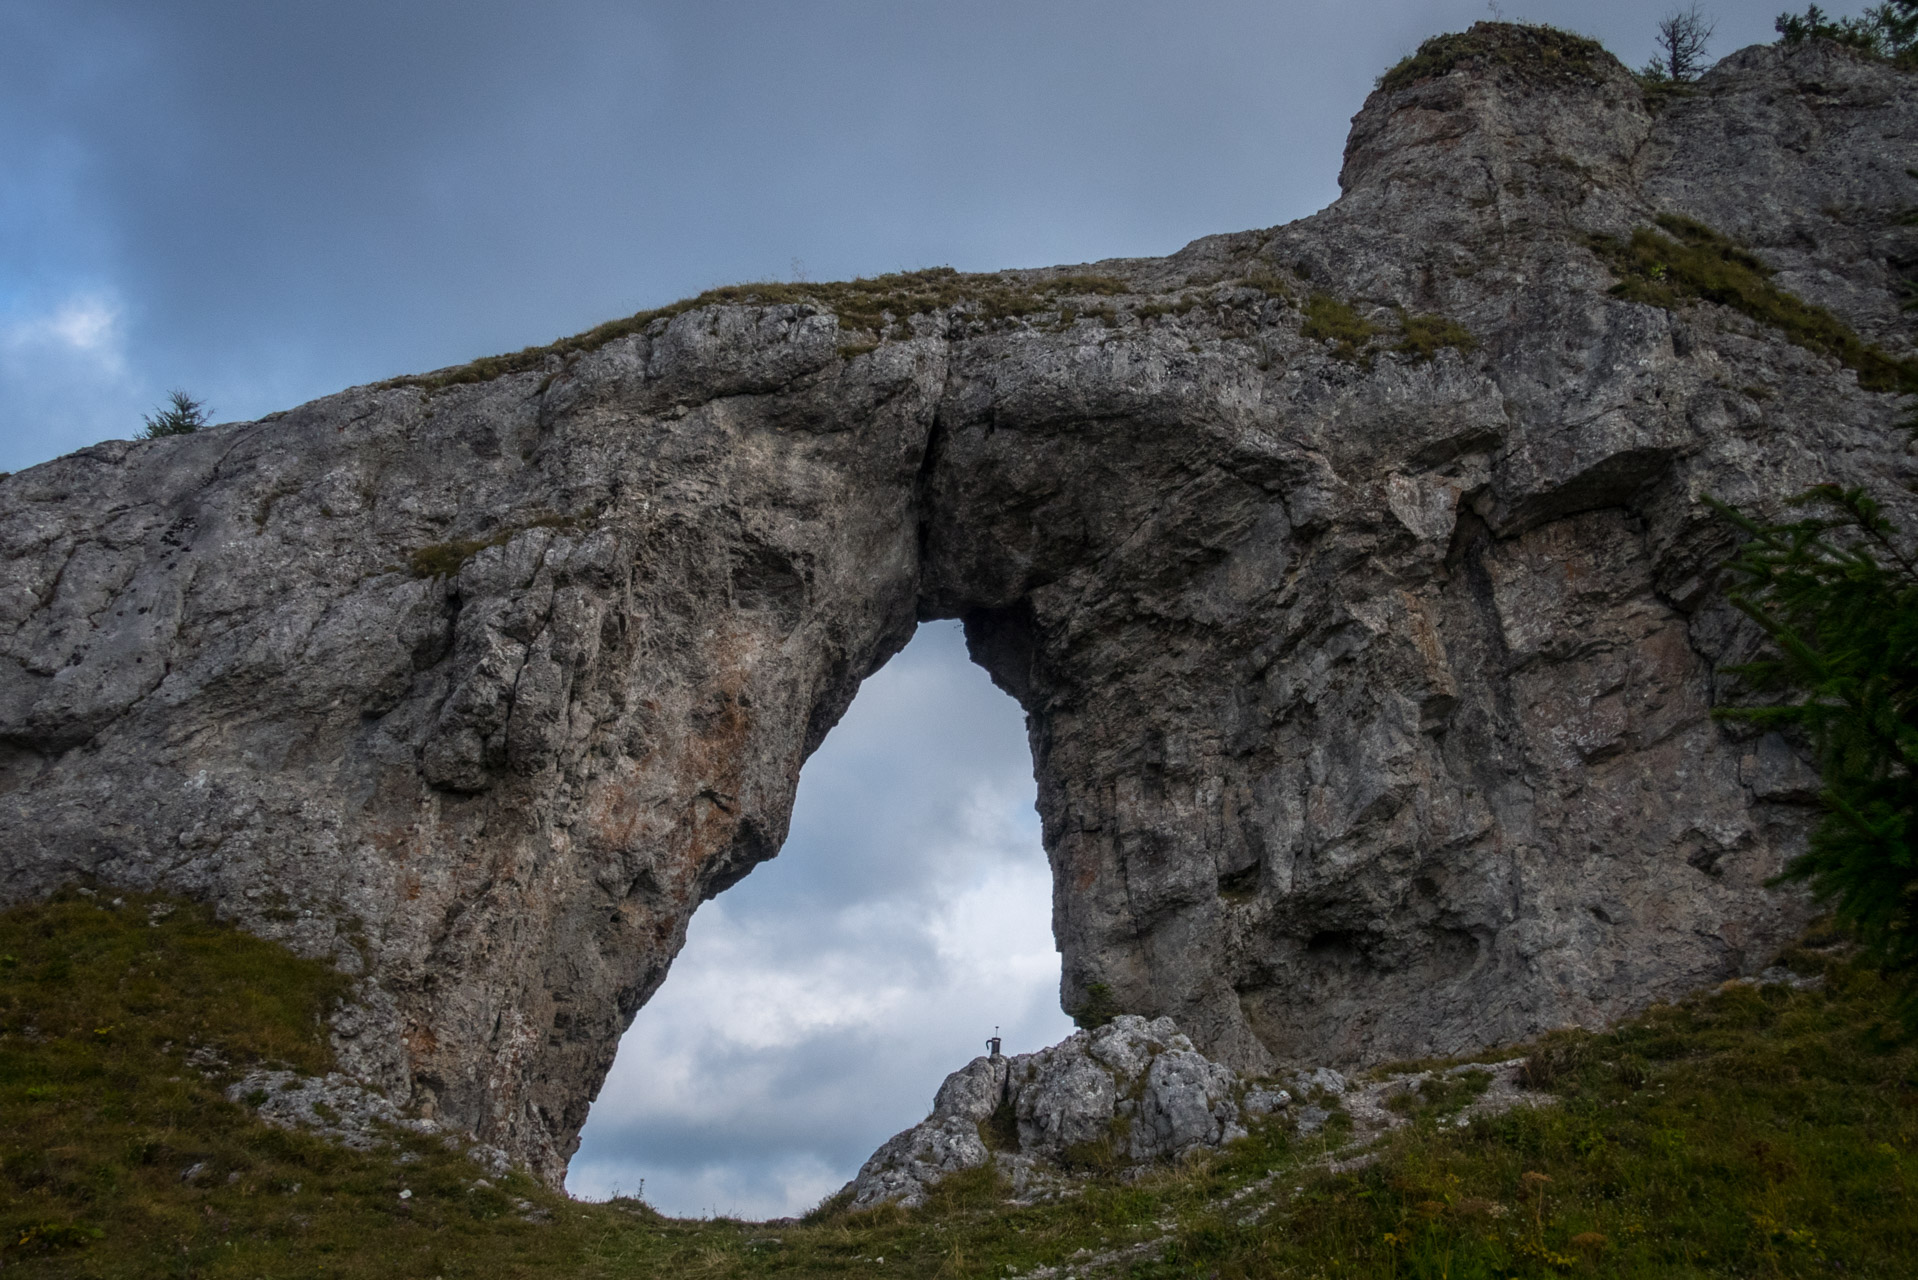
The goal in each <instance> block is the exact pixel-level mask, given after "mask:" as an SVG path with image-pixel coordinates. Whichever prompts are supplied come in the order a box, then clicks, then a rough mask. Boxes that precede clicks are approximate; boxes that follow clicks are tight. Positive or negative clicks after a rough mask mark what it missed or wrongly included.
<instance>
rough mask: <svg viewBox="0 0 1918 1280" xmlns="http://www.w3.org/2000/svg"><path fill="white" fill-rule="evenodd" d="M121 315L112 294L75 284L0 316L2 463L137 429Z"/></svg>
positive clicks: (138, 400) (135, 391) (136, 398)
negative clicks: (52, 298) (44, 301)
mask: <svg viewBox="0 0 1918 1280" xmlns="http://www.w3.org/2000/svg"><path fill="white" fill-rule="evenodd" d="M123 317H124V308H123V307H122V306H121V305H120V303H119V301H118V300H117V299H116V298H115V297H114V296H113V295H111V294H109V293H105V292H99V291H81V292H75V293H73V294H70V295H68V296H67V297H64V298H62V299H60V300H58V301H56V302H54V303H52V304H50V305H45V306H41V307H36V308H30V309H19V310H17V311H16V314H15V315H14V316H13V317H12V318H10V319H6V320H0V423H4V424H5V429H4V433H0V468H5V467H20V466H25V465H28V464H31V463H34V462H38V461H41V460H42V459H44V458H47V457H50V456H52V455H54V454H58V453H64V452H66V451H67V450H70V449H76V448H79V447H80V446H82V445H87V444H92V443H94V442H95V441H97V440H102V439H110V438H114V437H118V438H121V439H125V438H127V437H129V436H132V435H135V434H137V432H138V431H139V428H140V406H141V404H142V397H141V396H140V394H139V388H138V386H137V385H136V384H135V380H134V379H133V378H132V377H131V376H130V375H129V373H128V369H127V348H126V331H125V326H124V324H123Z"/></svg>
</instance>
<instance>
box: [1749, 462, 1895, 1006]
mask: <svg viewBox="0 0 1918 1280" xmlns="http://www.w3.org/2000/svg"><path fill="white" fill-rule="evenodd" d="M1793 503H1794V505H1797V506H1800V507H1809V508H1817V509H1819V510H1820V512H1821V514H1820V515H1817V516H1812V517H1808V518H1806V519H1803V520H1798V521H1794V522H1790V523H1785V524H1770V525H1761V524H1759V523H1757V522H1756V521H1753V520H1751V519H1749V518H1748V517H1746V516H1744V515H1743V514H1741V513H1739V512H1738V511H1735V510H1733V509H1732V508H1730V507H1727V506H1724V505H1722V504H1714V505H1715V506H1717V508H1718V510H1719V512H1720V513H1721V514H1723V515H1724V516H1725V517H1726V518H1727V519H1729V520H1731V521H1732V522H1733V523H1734V524H1736V525H1737V526H1738V527H1739V528H1740V529H1742V530H1743V531H1744V532H1745V534H1746V535H1747V539H1748V540H1747V541H1746V542H1745V544H1744V545H1743V546H1742V547H1741V548H1740V549H1739V552H1738V555H1737V557H1736V558H1735V559H1733V560H1732V561H1731V562H1730V563H1729V564H1728V566H1727V567H1728V568H1729V569H1730V570H1731V571H1732V573H1733V574H1734V575H1735V576H1736V578H1737V581H1736V583H1735V585H1734V586H1733V588H1732V590H1731V591H1730V593H1729V599H1730V600H1731V602H1732V603H1733V604H1734V605H1736V606H1737V607H1738V608H1739V609H1741V610H1743V611H1744V612H1745V613H1746V614H1747V615H1748V616H1750V617H1751V618H1752V619H1753V620H1754V621H1756V622H1757V623H1758V625H1759V626H1760V627H1762V628H1764V630H1765V634H1766V636H1767V637H1769V639H1770V641H1771V650H1772V651H1771V652H1770V653H1769V654H1767V655H1765V656H1763V657H1761V658H1760V659H1758V660H1757V661H1754V662H1748V663H1745V664H1743V665H1742V666H1738V667H1733V668H1731V670H1732V672H1733V673H1734V674H1736V675H1738V676H1740V677H1741V678H1742V679H1743V680H1744V681H1745V683H1746V685H1747V687H1748V689H1749V690H1750V691H1751V692H1752V693H1753V694H1756V695H1760V696H1762V697H1764V698H1765V699H1766V700H1765V701H1763V702H1750V703H1747V704H1745V705H1741V706H1727V707H1720V708H1718V710H1717V711H1716V712H1715V713H1714V714H1716V715H1718V716H1719V717H1721V718H1723V719H1727V720H1738V721H1743V722H1744V723H1747V724H1752V725H1756V726H1759V727H1762V728H1779V729H1795V730H1799V731H1801V732H1803V733H1804V734H1805V735H1806V736H1807V737H1809V739H1810V740H1811V744H1812V747H1813V750H1814V752H1815V754H1816V757H1817V761H1818V767H1819V772H1820V774H1821V776H1822V778H1823V781H1824V793H1823V796H1822V799H1823V801H1824V806H1825V816H1824V818H1823V819H1822V820H1821V821H1820V822H1819V824H1818V826H1817V828H1816V829H1815V830H1814V831H1813V833H1812V836H1811V841H1810V843H1809V845H1808V847H1807V848H1806V850H1805V852H1804V853H1803V854H1800V855H1799V856H1798V857H1797V858H1795V859H1793V860H1792V862H1791V863H1790V864H1789V865H1788V866H1787V867H1786V869H1785V872H1784V874H1783V875H1781V876H1780V877H1779V880H1780V881H1805V882H1809V883H1810V885H1811V888H1812V892H1813V894H1814V895H1815V897H1816V898H1817V899H1818V901H1820V902H1823V903H1829V904H1831V905H1832V907H1833V908H1834V910H1835V911H1836V914H1837V917H1838V919H1839V921H1840V923H1841V924H1843V925H1845V926H1846V927H1848V928H1849V929H1850V930H1851V932H1852V933H1853V934H1854V935H1855V936H1856V937H1857V939H1858V941H1859V943H1860V944H1861V945H1862V946H1863V948H1864V950H1865V953H1866V955H1867V956H1868V957H1869V958H1870V959H1871V960H1872V961H1873V962H1875V963H1876V964H1878V965H1879V966H1880V967H1881V968H1883V969H1884V970H1885V972H1887V973H1888V974H1892V975H1895V976H1896V977H1897V979H1898V981H1899V982H1900V984H1901V987H1902V992H1901V997H1900V1008H1901V1012H1902V1014H1903V1016H1904V1018H1905V1021H1906V1024H1907V1026H1908V1027H1910V1028H1912V1029H1914V1030H1918V560H1915V559H1914V556H1913V553H1912V551H1911V549H1910V548H1909V546H1908V545H1907V542H1908V540H1907V539H1905V538H1903V537H1902V536H1900V535H1899V533H1898V532H1897V531H1896V530H1895V529H1894V528H1893V527H1892V525H1891V522H1890V521H1889V520H1887V519H1886V518H1885V517H1884V515H1883V513H1882V512H1881V510H1880V509H1879V507H1878V504H1877V503H1875V502H1873V501H1872V500H1871V499H1870V498H1868V497H1866V496H1865V494H1864V493H1863V492H1862V491H1861V490H1858V489H1841V488H1839V487H1837V486H1835V485H1820V486H1818V487H1816V488H1814V489H1811V490H1809V491H1808V492H1806V493H1804V494H1801V495H1799V496H1798V497H1797V498H1795V499H1793ZM1772 699H1778V700H1777V701H1772Z"/></svg>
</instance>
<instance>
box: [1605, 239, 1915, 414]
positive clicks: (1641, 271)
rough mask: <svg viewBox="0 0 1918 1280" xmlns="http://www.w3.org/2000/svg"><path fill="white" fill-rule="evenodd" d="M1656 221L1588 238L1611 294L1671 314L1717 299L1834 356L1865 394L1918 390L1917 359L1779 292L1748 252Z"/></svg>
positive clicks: (1731, 242) (1810, 348)
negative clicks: (1625, 232)
mask: <svg viewBox="0 0 1918 1280" xmlns="http://www.w3.org/2000/svg"><path fill="white" fill-rule="evenodd" d="M1657 221H1658V227H1659V231H1654V230H1652V229H1651V228H1649V227H1640V228H1638V229H1636V230H1634V231H1633V232H1632V233H1631V235H1630V236H1629V237H1628V238H1626V239H1624V240H1616V239H1612V238H1609V237H1605V236H1594V237H1593V238H1592V240H1591V241H1590V244H1591V247H1592V249H1593V250H1594V251H1596V252H1597V253H1598V255H1599V256H1600V257H1601V258H1603V259H1604V260H1605V262H1606V265H1608V266H1609V267H1611V269H1612V271H1613V272H1614V273H1615V274H1616V275H1617V276H1618V277H1619V281H1618V283H1617V284H1615V285H1613V286H1612V290H1611V291H1612V293H1613V295H1614V296H1616V297H1620V298H1627V299H1629V300H1631V301H1633V302H1644V303H1649V304H1651V305H1652V306H1655V307H1665V308H1667V309H1675V308H1677V307H1679V306H1681V305H1683V304H1685V303H1687V302H1695V301H1702V302H1715V303H1717V304H1719V305H1720V306H1726V307H1730V308H1732V309H1733V310H1734V311H1738V312H1740V313H1742V314H1744V315H1746V316H1749V317H1750V318H1752V319H1753V320H1756V321H1758V322H1759V323H1761V324H1765V325H1769V326H1771V327H1772V328H1775V329H1777V330H1778V331H1779V332H1780V333H1782V334H1784V335H1785V337H1786V338H1788V339H1790V340H1791V341H1792V342H1794V343H1796V344H1797V345H1798V346H1801V347H1804V348H1805V349H1806V350H1808V351H1816V352H1818V353H1819V354H1820V355H1827V356H1830V357H1832V358H1833V359H1835V360H1837V361H1838V362H1839V363H1840V364H1842V365H1844V366H1845V367H1846V368H1848V369H1851V370H1853V371H1855V372H1856V373H1857V375H1858V385H1859V386H1861V387H1864V388H1865V389H1866V390H1867V391H1894V392H1912V391H1918V360H1913V359H1909V358H1906V359H1899V358H1897V357H1894V356H1892V355H1890V354H1888V353H1887V352H1886V351H1885V350H1884V349H1883V348H1881V347H1878V346H1875V345H1873V344H1871V343H1868V342H1866V341H1865V340H1864V339H1863V338H1861V337H1859V336H1858V334H1857V333H1856V332H1855V331H1854V330H1853V329H1852V328H1851V327H1850V326H1849V325H1847V324H1846V323H1845V322H1844V321H1842V320H1840V319H1839V318H1838V317H1837V316H1835V315H1833V314H1832V313H1831V312H1829V311H1827V310H1825V309H1824V308H1823V307H1819V306H1814V305H1813V304H1811V303H1809V302H1806V301H1804V300H1803V299H1801V298H1797V297H1794V296H1793V295H1792V294H1789V293H1787V292H1785V291H1784V290H1783V289H1780V288H1779V287H1778V286H1776V285H1774V284H1773V283H1772V282H1771V277H1772V269H1771V268H1770V267H1768V266H1766V265H1765V264H1764V263H1763V262H1762V261H1760V260H1759V258H1758V257H1757V255H1755V254H1753V253H1752V252H1751V251H1750V250H1748V249H1746V248H1744V247H1743V246H1741V245H1739V244H1738V243H1737V242H1736V241H1734V240H1732V239H1731V238H1730V237H1728V236H1725V235H1723V234H1721V233H1719V232H1717V231H1714V230H1713V229H1712V228H1710V227H1708V226H1705V225H1704V224H1703V223H1700V222H1695V221H1693V220H1692V219H1690V218H1682V217H1678V216H1677V215H1674V214H1663V215H1660V217H1659V218H1658V220H1657ZM1661 231H1662V232H1664V233H1665V234H1660V232H1661Z"/></svg>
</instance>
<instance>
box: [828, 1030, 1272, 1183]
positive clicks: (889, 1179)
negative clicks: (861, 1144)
mask: <svg viewBox="0 0 1918 1280" xmlns="http://www.w3.org/2000/svg"><path fill="white" fill-rule="evenodd" d="M1244 1092H1245V1089H1244V1085H1243V1082H1241V1081H1240V1080H1239V1079H1238V1077H1237V1076H1236V1075H1235V1074H1234V1073H1233V1071H1232V1069H1231V1068H1230V1067H1227V1066H1225V1065H1223V1064H1222V1063H1217V1062H1213V1061H1211V1060H1210V1059H1208V1058H1206V1057H1205V1056H1204V1055H1202V1054H1200V1053H1199V1052H1197V1051H1196V1050H1195V1049H1194V1048H1193V1047H1192V1041H1191V1040H1189V1039H1187V1038H1186V1037H1185V1036H1184V1035H1182V1034H1180V1033H1179V1029H1178V1028H1177V1027H1176V1026H1175V1025H1174V1024H1173V1022H1172V1020H1171V1019H1170V1018H1158V1019H1154V1020H1152V1021H1147V1020H1146V1019H1144V1018H1141V1017H1138V1016H1136V1015H1132V1014H1123V1015H1121V1016H1119V1017H1117V1018H1115V1019H1113V1020H1112V1021H1111V1022H1110V1023H1107V1024H1106V1025H1105V1026H1103V1027H1100V1028H1099V1029H1098V1030H1096V1031H1090V1032H1088V1031H1079V1032H1075V1033H1074V1034H1073V1035H1071V1036H1069V1037H1068V1038H1066V1039H1065V1040H1063V1041H1061V1042H1060V1043H1058V1044H1056V1045H1053V1046H1052V1047H1051V1048H1049V1049H1041V1050H1040V1051H1039V1052H1037V1053H1022V1054H1019V1055H1017V1056H1016V1057H1011V1058H1004V1057H980V1058H974V1059H973V1060H972V1061H971V1062H969V1063H967V1064H966V1065H965V1066H964V1067H962V1068H960V1069H959V1070H958V1071H955V1072H953V1073H952V1074H951V1075H949V1076H947V1077H946V1080H945V1083H944V1084H942V1085H941V1086H940V1087H939V1093H938V1096H937V1097H936V1098H935V1099H934V1100H933V1106H932V1114H931V1115H930V1116H928V1117H927V1118H926V1119H924V1120H922V1121H921V1122H920V1123H918V1124H916V1125H914V1126H913V1127H912V1128H910V1129H907V1130H906V1131H905V1132H903V1133H900V1134H897V1135H895V1136H894V1137H893V1138H891V1139H890V1140H889V1141H887V1142H886V1144H885V1145H884V1146H882V1147H880V1148H879V1150H878V1151H875V1152H874V1153H873V1154H872V1157H871V1158H870V1159H868V1160H867V1161H866V1163H865V1165H864V1166H862V1167H861V1168H860V1170H859V1174H858V1176H857V1177H856V1178H854V1179H853V1180H852V1181H851V1182H850V1183H848V1184H847V1185H846V1188H845V1190H844V1192H843V1193H842V1194H844V1195H846V1196H847V1198H848V1203H849V1204H850V1205H851V1206H852V1207H854V1208H858V1209H869V1208H872V1207H873V1206H875V1205H880V1204H887V1203H896V1204H900V1205H904V1206H906V1207H907V1208H911V1207H913V1206H915V1205H919V1204H922V1203H924V1202H925V1199H926V1194H927V1192H929V1191H930V1190H931V1189H932V1187H933V1186H935V1185H936V1184H937V1183H938V1182H939V1181H940V1180H941V1179H943V1178H945V1177H947V1176H948V1175H950V1174H953V1173H957V1172H959V1171H960V1170H964V1169H977V1168H979V1167H980V1166H982V1165H984V1164H985V1163H986V1162H987V1161H988V1160H995V1159H996V1160H997V1161H998V1162H999V1163H1000V1165H1001V1166H1002V1168H1003V1170H1004V1171H1005V1172H1006V1173H1007V1174H1008V1175H1010V1177H1011V1179H1012V1183H1013V1189H1014V1192H1015V1194H1023V1193H1029V1192H1031V1191H1034V1190H1037V1189H1041V1188H1043V1187H1045V1186H1046V1185H1048V1184H1049V1183H1053V1182H1056V1181H1057V1180H1058V1178H1059V1177H1060V1175H1061V1174H1062V1173H1064V1172H1066V1171H1067V1170H1069V1169H1070V1168H1071V1166H1072V1164H1073V1163H1074V1162H1075V1158H1079V1157H1083V1156H1084V1154H1085V1153H1086V1151H1087V1149H1088V1148H1089V1147H1093V1146H1097V1147H1098V1148H1099V1153H1098V1155H1099V1159H1100V1161H1101V1162H1102V1163H1106V1162H1111V1163H1117V1164H1120V1165H1134V1166H1137V1165H1146V1164H1150V1163H1152V1162H1154V1161H1161V1160H1169V1159H1175V1158H1177V1157H1179V1156H1182V1155H1185V1154H1186V1153H1188V1152H1191V1151H1196V1150H1200V1149H1203V1148H1216V1147H1220V1146H1223V1145H1224V1144H1225V1143H1227V1142H1230V1141H1232V1140H1233V1139H1234V1138H1240V1137H1243V1136H1245V1133H1246V1130H1245V1127H1244V1126H1243V1125H1242V1124H1240V1118H1241V1113H1240V1103H1239V1095H1240V1094H1241V1093H1244ZM1287 1102H1289V1098H1287V1097H1286V1095H1285V1093H1284V1091H1283V1090H1280V1091H1276V1092H1275V1091H1272V1090H1262V1091H1260V1099H1259V1105H1260V1107H1261V1110H1260V1112H1259V1114H1269V1113H1270V1112H1272V1111H1273V1110H1277V1109H1279V1108H1282V1107H1283V1106H1284V1105H1286V1103H1287ZM1001 1108H1004V1111H1003V1112H1001V1111H1000V1109H1001ZM995 1113H998V1114H1003V1115H1007V1116H1010V1117H1012V1118H1013V1121H1014V1123H1013V1124H1012V1125H1007V1126H1004V1128H1003V1131H1001V1133H1000V1138H999V1142H998V1145H999V1148H1000V1149H999V1150H997V1151H994V1150H993V1147H992V1145H990V1144H989V1143H988V1141H987V1135H988V1133H989V1132H992V1131H993V1129H992V1126H993V1125H994V1123H995Z"/></svg>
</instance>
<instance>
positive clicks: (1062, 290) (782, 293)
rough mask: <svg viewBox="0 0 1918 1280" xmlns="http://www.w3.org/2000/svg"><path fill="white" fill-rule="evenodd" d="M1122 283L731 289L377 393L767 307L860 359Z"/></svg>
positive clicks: (935, 278) (942, 278) (930, 277)
mask: <svg viewBox="0 0 1918 1280" xmlns="http://www.w3.org/2000/svg"><path fill="white" fill-rule="evenodd" d="M1130 288H1131V286H1130V285H1128V284H1127V283H1126V282H1125V281H1123V280H1118V279H1114V278H1113V277H1110V276H1090V275H1085V276H1051V277H1046V278H1041V279H1025V278H1022V277H1018V276H1010V275H982V274H966V273H961V272H958V271H955V270H953V269H952V268H951V267H930V268H927V269H926V270H924V271H899V272H891V273H888V274H886V275H881V276H874V277H871V278H869V279H858V280H845V281H837V282H832V283H826V284H812V283H808V282H796V283H792V284H786V283H781V282H776V281H775V282H767V283H761V284H732V285H726V286H724V287H722V288H718V289H708V290H707V291H706V292H704V293H702V294H700V295H698V296H697V297H692V298H684V299H681V300H680V301H678V302H674V303H671V304H669V305H667V306H664V307H656V308H654V309H653V310H650V311H641V312H638V313H636V314H634V315H630V316H626V317H624V318H623V319H619V320H608V321H607V322H606V323H605V324H601V325H596V326H594V327H593V328H591V329H588V330H586V331H585V332H584V333H576V334H574V335H572V336H571V337H567V338H560V339H558V340H556V341H553V342H549V343H547V344H546V345H545V346H540V347H527V348H525V349H523V350H520V351H514V352H510V353H508V354H505V355H497V356H485V357H483V358H481V359H478V360H473V361H469V362H468V363H466V364H463V365H458V366H456V367H454V368H450V369H442V370H440V371H439V372H437V373H428V374H410V375H407V376H405V377H400V378H392V379H389V380H388V381H386V382H384V383H381V384H380V385H381V386H383V387H420V388H423V389H425V390H428V391H437V390H440V389H442V388H445V387H450V386H456V385H459V384H462V383H470V382H490V381H492V380H493V379H494V378H501V377H505V376H506V375H508V374H513V373H524V372H527V371H529V370H533V369H538V368H540V367H541V366H542V365H544V364H545V362H546V360H547V358H548V357H549V356H571V355H578V354H582V353H584V352H588V351H597V350H598V349H599V348H600V347H603V346H605V345H606V344H607V343H609V342H612V341H615V340H616V339H619V338H624V337H627V336H629V335H631V334H635V333H643V332H645V331H646V330H647V329H648V328H649V327H651V326H652V325H653V323H654V322H655V321H660V320H670V319H672V318H673V317H674V316H677V315H682V314H684V313H685V312H688V311H694V310H697V309H698V308H700V307H719V306H753V307H771V306H784V305H789V304H794V303H809V304H812V305H814V306H818V307H822V308H824V309H825V310H827V311H830V312H832V313H833V314H834V315H835V316H837V317H838V320H839V327H840V328H841V329H844V330H846V331H848V332H850V333H853V334H857V335H862V336H861V338H860V339H859V340H857V341H854V342H848V343H846V344H844V345H842V346H841V347H840V354H841V356H842V357H844V358H846V359H851V358H853V357H854V356H857V355H861V354H864V353H865V352H867V351H871V350H872V349H874V348H875V347H877V346H878V345H879V340H880V339H883V338H887V337H896V338H905V337H909V336H911V332H912V328H911V323H910V320H911V317H913V316H918V315H928V314H930V313H932V312H935V311H941V310H945V309H947V308H953V307H968V308H970V313H971V315H972V316H973V318H974V319H977V320H979V321H981V322H983V323H986V324H993V323H996V322H998V321H1001V320H1007V319H1013V318H1017V317H1021V316H1029V315H1034V314H1038V313H1040V312H1046V311H1057V310H1059V309H1060V307H1061V305H1062V300H1063V299H1066V298H1084V297H1112V296H1115V295H1118V294H1123V293H1126V292H1129V291H1130Z"/></svg>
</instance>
